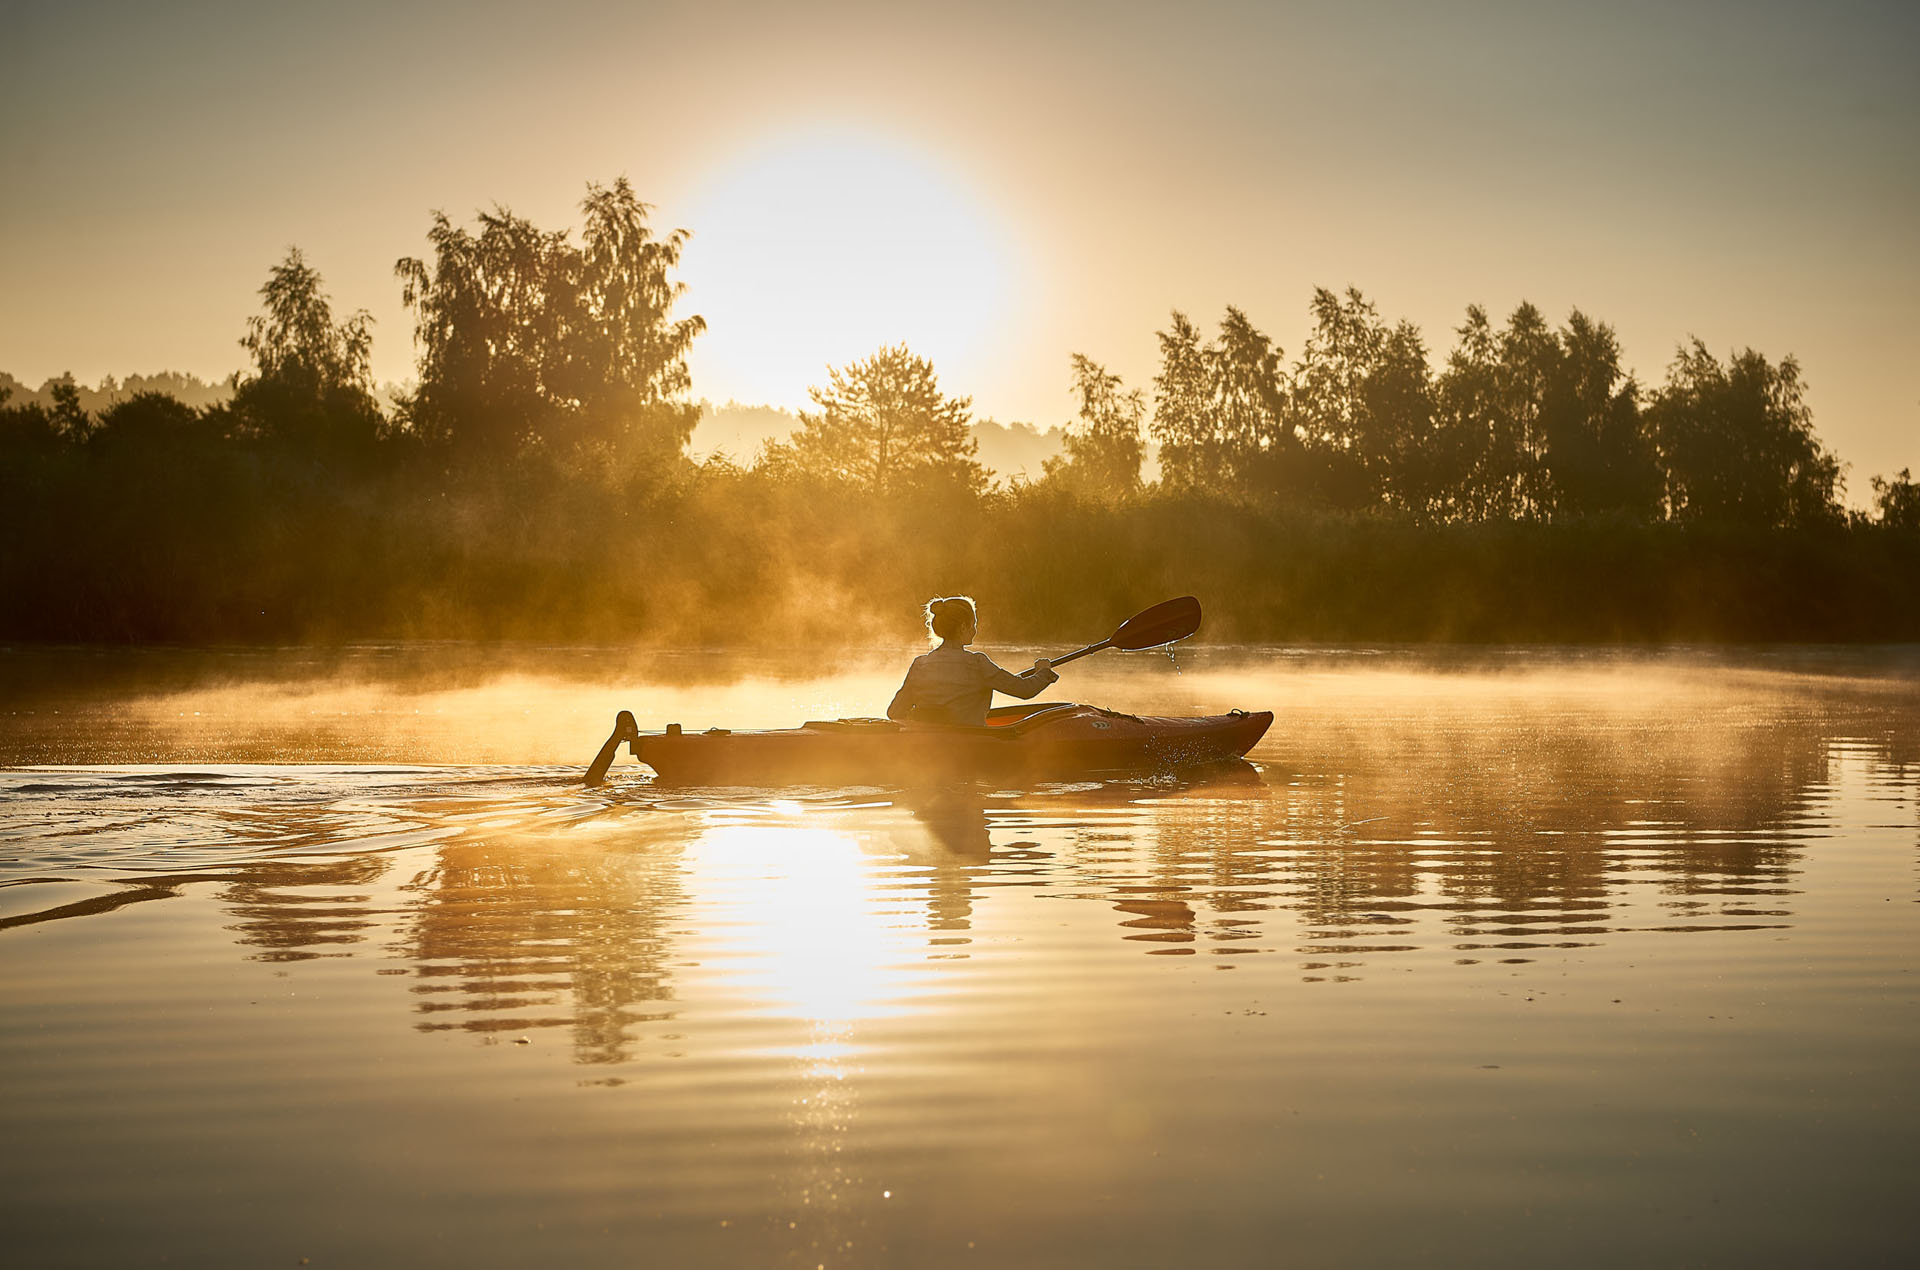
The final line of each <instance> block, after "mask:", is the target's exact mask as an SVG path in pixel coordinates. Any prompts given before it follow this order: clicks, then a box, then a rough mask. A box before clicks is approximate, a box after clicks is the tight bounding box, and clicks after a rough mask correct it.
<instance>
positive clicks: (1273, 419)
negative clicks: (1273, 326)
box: [1149, 305, 1299, 492]
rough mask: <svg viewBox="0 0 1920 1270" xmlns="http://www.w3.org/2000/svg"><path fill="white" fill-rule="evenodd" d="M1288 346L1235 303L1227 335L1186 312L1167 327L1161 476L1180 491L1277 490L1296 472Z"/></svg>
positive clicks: (1159, 389) (1158, 417)
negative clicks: (1208, 337) (1210, 331)
mask: <svg viewBox="0 0 1920 1270" xmlns="http://www.w3.org/2000/svg"><path fill="white" fill-rule="evenodd" d="M1280 356H1281V354H1280V349H1279V348H1278V347H1277V346H1276V345H1275V344H1274V343H1273V341H1272V340H1271V339H1269V338H1268V337H1267V336H1266V334H1265V333H1264V332H1262V331H1260V330H1259V329H1258V328H1256V327H1255V326H1254V325H1253V323H1252V322H1250V321H1249V320H1248V319H1247V315H1246V314H1245V313H1243V312H1242V311H1241V310H1239V309H1237V308H1234V307H1233V306H1232V305H1229V306H1228V307H1227V312H1226V315H1225V316H1224V317H1222V318H1221V320H1220V335H1219V338H1218V339H1216V340H1215V341H1213V342H1212V343H1209V344H1202V343H1201V342H1200V332H1199V331H1198V329H1196V328H1195V327H1194V325H1193V323H1192V322H1190V321H1188V320H1187V318H1186V316H1185V315H1184V314H1182V313H1180V312H1178V311H1176V312H1175V313H1174V314H1173V322H1172V325H1171V327H1170V328H1169V329H1168V330H1165V331H1162V332H1160V373H1159V374H1158V375H1156V376H1155V377H1154V381H1153V383H1154V411H1153V422H1152V423H1151V424H1150V425H1149V427H1150V431H1151V432H1152V434H1153V436H1154V438H1155V439H1156V440H1157V441H1159V442H1160V470H1161V480H1162V481H1163V482H1164V483H1165V484H1167V485H1169V486H1171V487H1173V488H1176V489H1181V488H1199V489H1210V490H1214V491H1216V492H1223V491H1227V490H1234V491H1240V492H1259V491H1266V492H1273V491H1277V490H1284V489H1287V488H1289V487H1290V484H1291V482H1292V481H1293V480H1294V479H1295V477H1296V472H1295V463H1294V460H1295V459H1296V458H1297V455H1298V451H1299V443H1298V441H1297V440H1296V439H1295V437H1294V435H1293V431H1292V429H1291V426H1290V424H1289V422H1288V420H1287V417H1286V387H1285V384H1284V382H1283V379H1282V374H1281V369H1280Z"/></svg>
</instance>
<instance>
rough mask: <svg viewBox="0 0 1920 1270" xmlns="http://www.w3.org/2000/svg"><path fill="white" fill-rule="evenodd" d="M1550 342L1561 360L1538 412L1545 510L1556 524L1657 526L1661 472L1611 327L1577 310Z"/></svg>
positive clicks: (1549, 381) (1633, 384)
mask: <svg viewBox="0 0 1920 1270" xmlns="http://www.w3.org/2000/svg"><path fill="white" fill-rule="evenodd" d="M1556 342H1557V344H1558V346H1559V356H1558V357H1557V358H1556V359H1555V361H1554V363H1553V369H1552V372H1551V374H1550V375H1549V377H1548V381H1547V385H1546V392H1545V395H1544V398H1543V400H1542V401H1541V402H1540V412H1539V419H1540V434H1541V438H1542V440H1543V442H1544V447H1545V449H1544V455H1543V463H1544V465H1545V467H1546V469H1547V476H1548V479H1547V481H1546V482H1545V486H1546V496H1547V506H1546V507H1545V508H1544V509H1543V510H1544V511H1545V513H1546V514H1547V515H1548V516H1550V517H1552V518H1554V519H1566V518H1568V517H1576V516H1591V515H1600V514H1608V513H1611V514H1616V515H1619V514H1624V515H1628V516H1632V517H1635V518H1639V519H1646V520H1652V519H1656V518H1657V517H1658V516H1659V514H1660V492H1661V491H1660V469H1659V466H1658V464H1657V462H1656V460H1655V457H1654V453H1653V446H1652V443H1651V441H1650V440H1649V438H1648V437H1647V434H1646V430H1645V428H1644V426H1643V424H1642V420H1641V417H1640V401H1639V387H1638V385H1636V384H1635V383H1634V381H1633V378H1632V376H1630V375H1628V374H1627V373H1626V372H1625V371H1624V370H1623V369H1622V368H1621V366H1620V344H1619V341H1618V340H1617V339H1616V338H1615V337H1614V333H1613V328H1612V327H1610V326H1608V325H1607V324H1606V323H1604V322H1595V321H1593V320H1592V319H1591V318H1589V317H1587V315H1586V314H1584V313H1582V312H1580V311H1579V310H1578V309H1575V310H1574V311H1573V313H1572V315H1571V316H1570V317H1569V318H1568V319H1567V324H1566V325H1565V326H1563V327H1562V328H1561V329H1560V332H1559V335H1558V337H1557V340H1556Z"/></svg>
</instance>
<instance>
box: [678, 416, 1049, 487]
mask: <svg viewBox="0 0 1920 1270" xmlns="http://www.w3.org/2000/svg"><path fill="white" fill-rule="evenodd" d="M799 427H800V419H799V417H798V416H796V415H795V414H794V413H793V412H792V411H789V410H782V409H780V408H779V407H778V406H744V405H741V404H740V403H739V402H737V401H729V402H728V403H727V404H726V405H724V406H715V405H713V404H712V403H711V402H703V403H701V407H700V423H699V425H698V426H697V427H695V428H694V430H693V442H692V444H691V446H690V447H689V449H690V452H691V453H692V455H693V457H694V458H696V459H706V458H709V457H711V456H713V455H716V454H725V455H727V456H728V457H729V458H731V459H733V461H734V462H736V463H739V464H741V465H742V466H745V465H747V464H750V463H752V462H753V460H754V456H755V455H757V454H759V453H760V447H761V446H762V445H764V444H766V443H767V442H768V441H784V440H786V439H787V437H789V436H791V435H792V434H793V433H794V432H795V431H797V430H798V429H799ZM973 439H974V441H975V442H977V443H978V444H979V446H980V462H981V463H982V464H983V465H984V466H985V467H986V468H987V470H988V471H990V472H992V473H993V474H994V475H996V476H998V477H999V478H1000V479H1001V480H1003V481H1007V482H1012V481H1015V480H1023V479H1024V480H1030V481H1037V480H1039V479H1040V465H1041V463H1043V462H1044V461H1045V460H1047V459H1049V458H1051V457H1053V456H1054V455H1056V454H1059V453H1060V448H1061V447H1060V429H1058V428H1036V427H1034V426H1033V425H1032V424H1030V423H998V422H996V421H994V420H992V419H983V420H981V421H980V422H979V423H976V424H974V425H973Z"/></svg>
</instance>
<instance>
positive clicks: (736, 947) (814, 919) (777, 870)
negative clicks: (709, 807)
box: [686, 822, 921, 1058]
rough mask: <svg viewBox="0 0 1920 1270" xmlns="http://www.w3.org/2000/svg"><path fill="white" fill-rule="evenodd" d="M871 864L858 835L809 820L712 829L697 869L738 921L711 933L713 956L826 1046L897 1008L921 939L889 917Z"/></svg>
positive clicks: (695, 858) (690, 865) (693, 857)
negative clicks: (850, 1027) (828, 1039)
mask: <svg viewBox="0 0 1920 1270" xmlns="http://www.w3.org/2000/svg"><path fill="white" fill-rule="evenodd" d="M870 864H871V861H870V860H869V858H868V857H867V856H866V854H865V853H863V852H862V851H861V849H860V844H859V843H858V842H857V841H855V840H854V839H853V838H851V837H848V836H847V835H845V834H842V833H838V832H836V831H834V830H832V829H827V828H817V827H813V826H809V825H807V824H805V823H804V822H799V823H792V822H789V823H769V824H731V825H721V826H716V827H714V828H712V829H710V830H709V831H708V832H706V833H705V834H703V835H702V836H701V839H700V841H699V843H698V845H697V846H696V847H695V848H694V849H693V850H692V851H691V852H690V853H689V856H688V858H687V866H686V867H687V869H688V870H689V872H690V873H691V874H692V875H693V877H694V878H695V879H697V884H698V885H699V886H700V887H701V888H702V889H703V890H706V891H708V893H710V894H712V895H714V896H715V897H716V900H717V906H718V908H719V910H720V911H722V912H724V913H725V914H726V915H727V919H728V920H725V921H722V922H719V923H715V924H714V925H712V926H711V927H710V928H709V934H710V936H711V937H712V939H713V940H714V941H715V944H716V946H715V947H714V948H713V949H712V952H711V957H712V959H713V960H715V961H720V962H724V963H725V964H726V966H727V969H726V974H727V976H728V978H729V980H730V982H731V983H732V984H733V985H734V987H735V989H736V990H737V991H740V992H743V993H745V994H748V995H750V996H752V997H754V998H756V999H757V1000H758V1001H759V1003H760V1008H762V1009H768V1008H770V1009H772V1010H774V1011H776V1012H778V1013H782V1014H786V1015H788V1016H789V1017H792V1018H795V1019H801V1020H805V1021H807V1022H808V1023H810V1024H812V1025H813V1027H814V1034H815V1037H816V1040H819V1039H820V1038H821V1037H823V1036H830V1035H831V1034H833V1033H834V1032H836V1031H837V1030H838V1029H841V1028H843V1027H844V1026H845V1025H846V1024H848V1023H850V1022H852V1021H855V1020H858V1019H862V1018H871V1017H875V1016H877V1015H880V1014H885V1013H890V1012H892V1011H893V1010H894V1009H896V1008H897V1006H896V1005H895V1004H894V1003H895V1002H896V1001H897V999H898V998H899V997H900V996H901V995H902V994H903V992H904V991H905V989H906V988H907V986H908V985H907V973H906V971H905V970H904V967H905V966H906V965H908V964H911V962H912V961H913V960H914V959H915V950H914V946H915V943H916V940H917V939H918V938H920V937H921V935H920V932H919V931H918V930H917V929H908V928H907V926H908V924H907V923H904V922H902V921H898V920H895V919H894V918H893V917H892V916H891V915H890V914H889V911H888V908H887V904H886V901H885V898H884V897H883V896H882V895H880V894H879V893H878V892H877V888H876V886H875V880H874V877H873V875H872V873H871V871H870ZM912 925H914V926H916V927H917V926H918V923H913V924H912ZM809 1053H810V1056H812V1057H816V1058H826V1057H830V1055H828V1054H825V1053H814V1052H813V1051H812V1050H810V1051H809Z"/></svg>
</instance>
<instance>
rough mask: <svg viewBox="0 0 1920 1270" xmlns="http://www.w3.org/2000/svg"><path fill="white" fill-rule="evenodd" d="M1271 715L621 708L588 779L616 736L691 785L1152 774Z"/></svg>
mask: <svg viewBox="0 0 1920 1270" xmlns="http://www.w3.org/2000/svg"><path fill="white" fill-rule="evenodd" d="M1272 724H1273V715H1272V713H1271V712H1270V711H1265V710H1261V711H1255V712H1248V711H1245V710H1235V711H1233V712H1231V713H1229V714H1216V715H1207V716H1204V717H1201V718H1185V719H1170V718H1154V717H1151V716H1141V715H1132V714H1121V713H1118V712H1116V711H1113V710H1102V709H1100V708H1098V707H1096V706H1084V705H1074V704H1071V703H1066V702H1044V703H1040V704H1031V705H1020V706H1008V707H1005V708H1003V709H999V710H992V711H989V712H988V714H987V726H985V727H979V728H975V727H958V726H950V725H943V724H931V723H895V722H893V721H892V720H890V719H833V720H826V721H819V722H813V723H805V724H802V725H801V726H799V727H797V728H781V729H778V730H774V731H766V732H732V731H728V730H726V729H724V728H713V729H710V730H708V731H705V732H688V731H686V730H684V729H682V728H681V727H680V726H679V725H678V724H669V725H668V726H667V730H666V731H665V732H664V733H659V732H650V733H640V732H638V731H637V729H632V725H631V716H629V715H625V714H624V713H623V716H622V719H621V725H620V729H616V731H615V733H614V736H613V737H612V738H610V739H609V740H608V742H607V745H606V747H604V748H603V749H602V751H601V759H600V760H596V761H595V764H594V766H593V768H592V769H590V770H589V772H588V781H589V783H593V782H596V781H597V780H598V779H599V777H600V776H601V775H603V774H604V773H605V771H606V766H605V764H606V762H610V761H611V759H612V755H613V752H614V751H615V750H616V749H617V747H618V743H619V742H620V741H621V740H623V739H624V740H625V741H627V742H628V743H629V745H630V748H631V750H632V752H633V755H634V757H635V758H637V759H639V760H640V761H641V762H642V763H645V764H647V765H648V766H649V767H651V768H653V770H654V771H655V772H656V773H657V774H658V775H659V777H660V779H661V780H663V781H668V782H672V783H676V784H691V785H918V784H925V783H927V782H929V781H935V782H938V781H945V780H956V779H958V780H969V779H989V780H998V779H1005V778H1008V777H1024V778H1038V779H1053V780H1062V779H1072V778H1075V777H1081V776H1097V775H1110V774H1117V773H1148V774H1151V773H1155V772H1162V771H1173V770H1177V769H1180V768H1186V767H1193V766H1197V765H1200V764H1205V763H1218V762H1221V761H1223V760H1227V759H1237V758H1240V757H1242V756H1243V755H1245V754H1246V752H1247V751H1248V750H1250V749H1252V748H1253V747H1254V745H1255V744H1256V743H1257V742H1258V741H1259V740H1260V738H1261V737H1262V736H1264V735H1266V731H1267V729H1268V728H1269V727H1271V726H1272ZM621 729H629V730H626V731H624V732H623V731H622V730H621ZM603 760H604V761H603Z"/></svg>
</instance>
